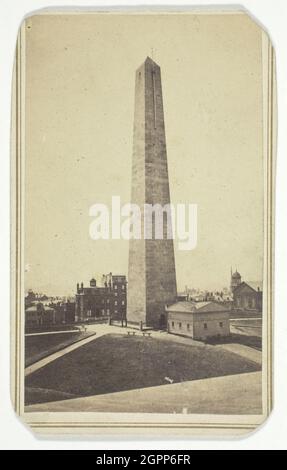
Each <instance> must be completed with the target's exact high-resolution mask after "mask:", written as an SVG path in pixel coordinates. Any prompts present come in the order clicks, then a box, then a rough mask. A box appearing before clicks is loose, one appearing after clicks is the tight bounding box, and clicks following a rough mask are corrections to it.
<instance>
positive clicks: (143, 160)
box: [127, 57, 177, 328]
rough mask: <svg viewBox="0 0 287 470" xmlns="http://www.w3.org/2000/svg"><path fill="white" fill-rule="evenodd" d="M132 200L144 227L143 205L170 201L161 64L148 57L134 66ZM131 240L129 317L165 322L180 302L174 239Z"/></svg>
mask: <svg viewBox="0 0 287 470" xmlns="http://www.w3.org/2000/svg"><path fill="white" fill-rule="evenodd" d="M131 202H132V203H135V204H137V205H139V206H140V208H141V214H142V215H141V217H142V219H141V221H142V227H143V224H144V221H143V214H144V209H143V206H144V204H152V205H154V204H160V205H161V206H162V207H164V206H165V205H166V204H169V203H170V193H169V182H168V166H167V155H166V141H165V127H164V114H163V100H162V88H161V73H160V67H159V66H158V65H157V64H156V63H155V62H154V61H153V60H151V59H150V58H149V57H147V58H146V60H145V62H144V63H143V65H142V66H141V67H139V69H138V70H137V71H136V82H135V114H134V136H133V162H132V194H131ZM163 221H164V223H163V234H164V236H163V238H162V239H155V237H154V225H155V219H154V218H153V219H152V233H153V236H152V238H151V239H144V237H143V229H142V238H141V239H140V240H139V239H138V240H135V239H131V240H130V242H129V243H130V244H129V273H128V304H127V318H128V321H129V322H133V323H137V324H140V323H142V324H143V325H146V326H152V327H156V328H157V327H165V326H166V314H165V305H166V304H170V303H173V302H175V301H176V295H177V292H176V275H175V262H174V248H173V240H172V239H168V238H167V218H166V217H164V218H163Z"/></svg>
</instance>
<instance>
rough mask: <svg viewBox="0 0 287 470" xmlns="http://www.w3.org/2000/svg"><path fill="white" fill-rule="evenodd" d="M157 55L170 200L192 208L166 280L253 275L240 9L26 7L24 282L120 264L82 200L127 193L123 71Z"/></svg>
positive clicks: (258, 271)
mask: <svg viewBox="0 0 287 470" xmlns="http://www.w3.org/2000/svg"><path fill="white" fill-rule="evenodd" d="M152 50H153V59H154V60H155V61H156V62H157V63H158V64H159V65H160V67H161V74H162V88H163V103H164V113H165V126H166V142H167V155H168V166H169V181H170V193H171V202H172V203H174V204H176V203H177V202H181V203H194V204H198V244H197V247H196V249H195V250H193V251H189V252H187V251H178V249H177V243H175V259H176V274H177V284H178V290H181V289H183V288H184V286H185V285H188V286H190V287H200V288H206V289H210V290H213V289H215V288H218V289H221V288H222V287H223V286H228V285H229V280H230V266H231V265H232V266H233V268H234V269H235V267H237V269H238V270H239V271H240V273H241V275H242V277H243V279H246V280H254V281H259V280H262V269H263V267H262V266H263V150H262V75H261V67H262V64H261V30H260V28H259V27H258V26H257V25H256V24H255V23H253V22H252V21H251V20H250V19H249V18H248V17H247V16H245V15H235V14H232V15H231V14H229V15H210V14H203V15H190V14H189V15H163V14H162V15H134V14H130V15H122V14H112V15H111V14H97V15H96V14H90V15H88V14H84V15H83V14H81V15H67V14H64V15H58V16H55V15H42V16H41V15H38V16H34V17H32V18H30V19H28V20H27V22H26V52H27V54H26V165H25V170H26V179H25V182H26V209H25V263H26V266H27V272H26V289H28V288H33V289H34V290H35V291H41V292H45V293H47V294H51V295H52V294H54V295H57V294H58V295H61V294H62V295H66V294H72V293H74V292H75V288H76V283H77V282H81V281H83V282H84V283H87V282H88V281H89V279H90V278H92V277H96V278H98V279H100V277H101V274H102V273H107V272H110V271H112V272H113V273H115V274H121V273H123V274H127V267H128V241H125V240H120V241H114V240H111V241H106V240H98V241H95V240H91V239H90V237H89V224H90V222H91V220H92V219H91V218H90V217H89V208H90V206H91V205H92V204H95V203H99V202H100V203H106V204H110V202H111V197H112V195H118V196H120V197H121V200H122V202H123V203H125V202H128V201H129V200H130V189H131V161H132V131H133V113H134V83H135V70H136V69H137V68H138V67H139V66H140V65H141V63H142V62H143V61H144V60H145V58H146V56H147V55H149V56H151V55H152Z"/></svg>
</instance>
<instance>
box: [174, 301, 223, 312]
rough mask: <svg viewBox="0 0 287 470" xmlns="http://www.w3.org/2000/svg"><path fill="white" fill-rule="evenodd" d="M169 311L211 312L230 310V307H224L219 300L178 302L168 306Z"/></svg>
mask: <svg viewBox="0 0 287 470" xmlns="http://www.w3.org/2000/svg"><path fill="white" fill-rule="evenodd" d="M166 311H167V312H182V313H211V312H228V311H229V309H228V308H224V307H223V306H222V305H220V304H218V303H217V302H212V301H210V302H190V301H182V302H176V303H174V304H172V305H169V306H168V307H166Z"/></svg>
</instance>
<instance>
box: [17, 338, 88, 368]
mask: <svg viewBox="0 0 287 470" xmlns="http://www.w3.org/2000/svg"><path fill="white" fill-rule="evenodd" d="M90 335H91V333H82V332H79V331H74V332H71V333H57V334H54V335H53V334H48V335H37V336H25V367H27V366H30V365H31V364H34V362H37V361H39V360H40V359H43V357H46V356H49V355H50V354H52V353H54V352H56V351H60V349H63V348H65V347H66V346H69V345H70V344H73V343H75V342H76V341H79V340H81V339H84V338H87V337H88V336H90Z"/></svg>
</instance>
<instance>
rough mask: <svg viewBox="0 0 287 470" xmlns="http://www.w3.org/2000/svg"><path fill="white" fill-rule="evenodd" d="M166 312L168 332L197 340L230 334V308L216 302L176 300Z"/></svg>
mask: <svg viewBox="0 0 287 470" xmlns="http://www.w3.org/2000/svg"><path fill="white" fill-rule="evenodd" d="M166 312H167V321H168V332H169V333H173V334H177V335H182V336H189V337H191V338H193V339H197V340H204V339H206V338H209V337H214V336H228V335H229V334H230V326H229V312H230V310H229V309H227V308H226V307H224V306H223V305H220V304H218V303H216V302H177V303H175V304H173V305H170V306H168V307H166Z"/></svg>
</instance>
